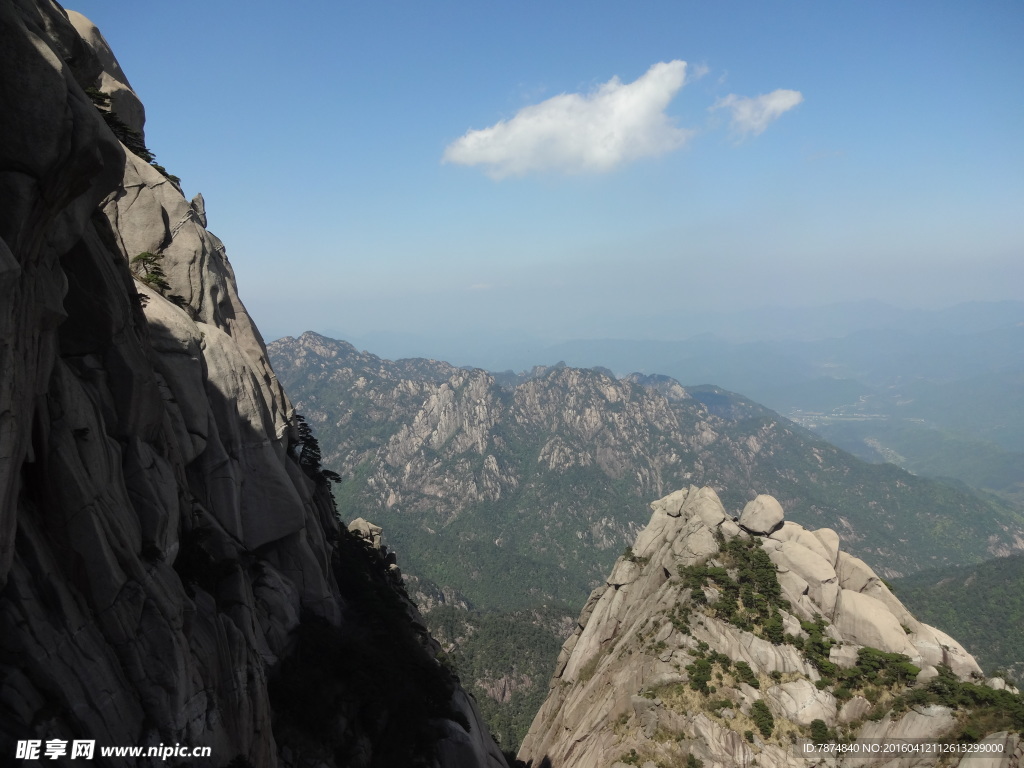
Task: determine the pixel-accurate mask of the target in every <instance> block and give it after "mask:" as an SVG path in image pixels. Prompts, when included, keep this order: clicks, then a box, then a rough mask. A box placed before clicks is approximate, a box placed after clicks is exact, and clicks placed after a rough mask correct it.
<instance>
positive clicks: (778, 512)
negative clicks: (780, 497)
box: [739, 494, 785, 536]
mask: <svg viewBox="0 0 1024 768" xmlns="http://www.w3.org/2000/svg"><path fill="white" fill-rule="evenodd" d="M784 516H785V513H784V512H783V511H782V505H781V504H779V502H778V501H776V500H775V497H774V496H769V495H767V494H761V495H760V496H758V497H757V498H755V499H754V500H753V501H748V502H747V505H746V506H745V507H743V512H742V513H741V514H740V519H739V524H740V527H741V528H743V529H744V530H746V531H749V532H750V533H756V534H758V535H760V536H766V535H768V534H769V533H771V532H772V531H774V530H775V529H776V528H778V527H779V526H780V525H781V524H782V521H783V517H784Z"/></svg>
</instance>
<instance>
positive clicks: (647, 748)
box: [519, 487, 1024, 768]
mask: <svg viewBox="0 0 1024 768" xmlns="http://www.w3.org/2000/svg"><path fill="white" fill-rule="evenodd" d="M651 508H652V510H653V514H652V515H651V520H650V523H649V524H648V525H647V527H646V528H644V529H643V530H642V531H641V532H640V534H639V535H638V536H637V538H636V542H635V543H634V545H633V547H632V548H631V550H629V551H627V553H626V554H625V555H624V556H623V557H622V558H620V559H619V560H618V562H617V563H616V564H615V567H614V568H613V570H612V572H611V575H610V576H609V577H608V579H607V581H606V583H605V585H604V586H602V587H600V588H598V589H597V590H595V591H594V593H593V594H592V595H591V598H590V600H589V601H588V603H587V606H586V607H585V608H584V610H583V612H582V614H581V615H580V618H579V622H578V625H577V629H576V632H575V633H574V634H573V635H572V636H571V637H570V638H569V639H568V640H567V641H566V643H565V645H564V647H563V649H562V653H561V655H560V657H559V660H558V663H557V665H556V669H555V674H554V677H553V678H552V680H551V685H550V690H549V694H548V698H547V700H546V701H545V703H544V705H543V707H542V708H541V710H540V712H538V714H537V716H536V718H535V719H534V721H533V724H532V726H531V728H530V731H529V733H528V735H527V737H526V739H525V740H524V742H523V746H522V748H521V750H520V753H519V758H520V759H521V760H523V761H526V762H528V763H529V764H531V765H534V766H536V765H541V764H543V761H544V760H545V759H546V760H549V761H550V764H551V765H553V766H558V767H559V768H581V767H586V768H591V767H592V768H598V766H607V765H618V764H621V765H644V764H646V763H647V762H648V761H650V762H651V763H652V764H655V765H687V764H690V762H688V761H690V758H691V757H692V758H693V760H699V761H702V763H703V765H705V766H707V768H712V767H714V768H727V767H728V766H735V765H752V764H754V762H755V761H756V764H757V765H760V766H772V767H775V768H782V767H783V766H793V767H794V768H795V767H796V766H806V765H808V764H809V763H808V760H807V757H805V756H804V755H803V754H801V753H800V752H799V748H800V745H802V744H805V743H807V744H809V743H810V741H811V738H812V736H814V737H816V738H821V736H822V733H826V734H827V736H826V740H832V741H834V740H836V739H839V738H842V739H845V740H849V741H852V742H857V743H869V742H870V741H871V740H879V741H885V742H888V743H896V742H902V741H907V740H910V741H915V740H916V741H918V742H921V741H924V742H929V743H932V742H941V741H943V740H948V739H956V738H957V736H958V734H960V733H961V730H960V729H963V728H965V727H966V726H965V725H964V723H965V722H968V721H969V720H970V710H969V708H967V709H965V708H964V706H963V703H962V702H963V701H964V700H966V699H968V698H971V697H973V698H974V700H975V701H977V702H985V701H990V702H992V704H991V705H989V704H983V703H979V704H978V705H977V706H979V707H986V706H991V709H986V710H985V713H987V714H983V716H982V718H981V720H980V721H979V722H982V721H984V718H985V717H993V718H995V719H996V720H998V718H1000V717H1003V715H1004V714H1005V711H1008V710H1013V711H1017V712H1024V702H1020V701H1018V699H1016V698H1010V697H1012V696H1016V694H1015V693H1012V692H1009V691H1004V692H1002V693H1000V694H999V695H1000V696H1003V698H1002V699H1000V700H999V702H996V701H995V699H993V697H992V696H993V695H992V694H987V693H985V691H986V690H991V691H996V690H999V689H1000V687H1001V686H1000V682H1001V681H996V682H993V683H992V684H989V685H987V686H981V685H980V681H981V674H980V673H981V670H980V669H979V667H978V665H977V663H976V662H975V661H974V659H973V658H972V657H971V656H970V655H969V654H968V653H967V652H966V651H964V649H963V648H962V647H961V646H960V645H959V644H958V643H957V642H956V641H955V640H953V639H952V638H949V637H948V636H946V635H944V634H943V633H941V632H939V631H938V630H936V629H934V628H932V627H929V626H927V625H925V624H922V623H920V622H918V621H917V620H915V619H914V617H913V616H911V615H910V613H909V612H908V611H907V610H906V609H905V608H904V607H903V606H902V604H901V603H900V602H899V600H898V599H897V598H896V597H895V596H894V595H893V594H892V593H891V592H890V591H889V590H888V588H887V587H886V586H885V584H884V583H883V582H882V581H881V580H880V579H879V578H878V577H877V576H876V575H875V574H874V572H873V571H871V569H870V568H868V567H867V566H866V565H864V563H863V562H862V561H860V560H857V559H856V558H852V557H850V556H849V555H847V554H846V553H844V552H842V551H841V549H840V542H839V537H838V536H837V535H836V534H835V533H834V532H833V531H831V530H819V531H810V530H807V529H805V528H803V527H802V526H800V525H797V524H795V523H792V522H788V521H785V520H784V518H783V513H782V508H781V506H780V505H779V503H778V502H777V501H776V500H775V499H771V498H770V497H768V498H766V497H764V496H760V497H758V498H757V500H756V502H751V505H748V507H747V509H746V510H745V512H744V514H745V515H746V519H744V516H741V517H740V518H739V520H738V521H736V520H734V518H732V517H731V516H730V515H729V514H728V513H727V512H726V510H725V509H724V508H723V507H722V505H721V503H720V501H719V499H718V496H717V494H716V493H715V492H714V491H713V490H711V489H710V488H696V487H691V488H689V489H688V490H681V491H676V492H675V493H672V494H670V495H668V496H666V497H665V498H663V499H660V500H659V501H656V502H654V503H653V504H651ZM752 512H753V513H755V514H751V513H752ZM755 531H759V533H755ZM1004 687H1005V684H1004ZM951 691H958V692H959V693H957V694H956V695H952V694H951V693H950V692H951ZM1004 694H1005V695H1004ZM958 697H959V698H958ZM1001 710H1002V711H1003V714H1000V711H1001ZM1000 722H1001V721H1000ZM1007 722H1015V721H1012V720H1011V721H1007ZM1018 727H1019V726H1018ZM992 738H993V739H996V740H999V739H1006V740H1007V742H1006V744H1005V748H1006V751H1005V754H1004V755H1002V756H1000V757H997V758H989V759H990V760H991V765H992V766H999V767H1002V768H1008V766H1011V765H1014V763H1013V762H1012V760H1013V759H1014V758H1013V757H1012V755H1013V754H1014V751H1015V750H1017V749H1019V748H1021V747H1020V739H1019V737H1018V736H1012V735H1010V736H1008V735H1007V734H1005V733H1002V734H996V735H993V736H992ZM1000 743H1002V742H1000ZM794 745H796V746H794ZM961 757H963V755H959V754H958V755H955V756H949V755H946V756H944V757H943V759H944V760H945V762H943V763H941V764H943V765H956V764H957V762H958V761H959V760H960V758H961ZM970 759H974V758H970ZM970 759H965V760H964V761H963V763H962V764H963V765H974V763H972V762H970V761H969V760H970ZM872 760H873V761H874V762H871V761H872ZM691 762H692V761H691ZM813 764H817V765H824V766H840V765H843V766H859V765H868V764H870V765H872V766H874V765H885V766H888V767H889V768H898V767H900V768H910V766H930V765H938V764H940V756H939V755H937V754H935V753H931V754H926V753H918V754H910V755H907V754H902V755H896V756H890V757H889V758H886V759H884V760H881V761H879V760H878V758H877V756H876V757H869V758H866V759H862V758H860V757H856V756H853V755H850V754H846V755H836V754H833V755H831V756H824V757H818V758H815V761H814V762H813Z"/></svg>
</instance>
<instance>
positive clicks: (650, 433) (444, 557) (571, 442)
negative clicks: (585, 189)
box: [268, 333, 1024, 746]
mask: <svg viewBox="0 0 1024 768" xmlns="http://www.w3.org/2000/svg"><path fill="white" fill-rule="evenodd" d="M268 351H269V354H270V356H271V359H272V360H273V364H274V369H275V371H276V372H277V374H278V376H279V377H280V379H281V381H282V382H283V383H284V384H285V386H287V388H288V391H289V392H290V393H291V395H292V397H293V398H295V402H296V407H297V409H298V410H299V411H300V412H302V413H304V414H305V416H306V418H307V419H309V421H310V423H311V424H313V426H314V427H315V428H316V431H317V434H318V435H319V438H320V441H321V447H322V450H323V460H324V463H325V466H327V467H328V468H330V469H334V470H337V471H338V472H339V473H340V475H341V477H342V478H343V482H342V483H341V485H340V486H339V487H338V488H337V489H336V496H337V498H338V502H339V509H340V511H341V514H342V515H343V517H345V518H346V519H351V518H354V517H360V516H361V517H365V518H367V519H370V520H372V521H373V522H375V523H377V524H379V525H382V526H383V528H384V536H385V538H386V539H387V541H388V543H389V545H391V546H393V547H394V548H395V549H396V550H397V551H398V553H399V555H400V557H401V562H402V567H403V569H405V570H406V571H407V572H408V573H410V574H415V575H416V576H417V577H419V580H418V581H415V582H411V584H412V586H411V587H410V590H411V594H412V595H413V597H414V598H416V599H417V600H418V601H419V603H420V605H421V606H422V607H423V608H424V610H425V611H427V613H426V619H427V623H428V625H429V626H430V629H431V631H432V632H433V633H434V635H435V636H436V637H438V639H439V640H440V641H441V642H442V644H443V645H444V646H445V647H446V648H447V649H448V651H449V653H450V655H451V657H452V658H453V660H454V661H455V663H456V664H457V666H458V669H459V672H460V675H461V676H462V677H463V680H464V682H466V683H467V684H470V688H471V690H473V691H474V692H475V694H476V696H477V697H478V699H479V700H480V701H481V708H482V710H483V711H484V714H485V717H487V719H488V722H489V723H490V726H491V730H492V732H494V733H496V734H497V735H499V736H500V737H501V738H502V744H503V745H505V746H509V745H512V746H514V745H515V744H516V743H517V742H518V740H519V739H521V738H522V736H523V734H524V733H525V728H526V724H528V722H529V718H530V717H531V716H532V713H533V711H535V709H536V707H537V706H539V703H540V699H539V697H542V696H543V692H544V688H543V681H544V679H545V678H546V675H547V674H548V670H547V669H545V667H544V664H543V662H542V659H543V654H538V653H536V652H534V650H531V651H530V653H521V654H518V655H517V657H516V658H514V659H510V658H509V657H508V655H507V654H504V653H503V652H501V651H500V649H495V648H494V647H492V646H487V647H481V646H480V643H481V642H483V638H485V637H487V636H489V633H491V632H492V631H493V630H494V628H495V627H499V626H507V622H508V619H507V618H505V617H507V616H510V615H512V614H514V615H515V616H517V617H519V618H518V619H517V620H516V622H515V625H516V626H517V627H519V628H520V630H521V631H522V632H523V633H527V634H528V635H529V637H530V638H532V640H530V641H529V642H530V647H531V649H536V650H538V651H539V649H541V648H551V647H556V646H557V643H560V642H561V641H562V640H563V639H564V634H562V633H563V631H564V630H563V623H564V622H565V621H571V620H572V617H573V616H574V615H575V613H576V612H577V611H578V608H579V606H580V605H582V602H583V600H584V598H585V596H586V595H587V593H588V592H589V591H590V589H591V588H592V587H593V586H594V584H595V583H600V580H601V579H602V578H603V576H602V573H601V572H602V570H606V569H607V568H608V567H610V565H611V563H612V561H613V560H614V558H615V556H616V555H617V554H618V553H620V552H621V551H622V548H623V547H624V546H625V545H626V544H627V543H628V542H630V541H632V539H633V537H634V536H635V535H636V533H637V531H638V530H639V526H640V525H641V523H642V522H643V520H644V519H645V517H646V506H647V502H648V501H650V500H652V499H654V498H657V497H658V496H660V495H662V494H663V493H664V492H665V491H666V490H667V489H670V488H671V487H673V486H676V485H679V486H682V485H688V484H690V483H693V484H711V485H714V486H715V488H716V489H720V493H721V497H722V500H723V502H724V503H725V504H726V505H727V508H729V509H731V510H734V511H738V510H739V509H741V508H742V506H743V504H744V503H746V501H748V500H749V499H750V498H752V497H753V496H754V495H755V494H756V493H757V490H758V489H759V488H760V489H764V490H768V491H770V492H771V493H772V494H773V495H776V496H777V497H778V498H780V500H783V501H784V503H785V504H786V505H787V506H788V510H789V512H790V516H791V518H792V519H794V520H798V521H801V522H805V523H806V524H808V525H813V526H823V525H827V526H831V527H835V528H836V529H838V530H840V531H842V533H843V536H844V538H845V539H847V540H848V541H849V542H850V544H849V547H850V548H851V549H852V550H853V551H854V552H855V553H856V554H858V555H860V556H862V557H863V558H865V559H866V560H868V561H869V562H870V563H871V564H872V565H873V566H874V567H875V568H876V569H878V570H879V571H880V572H883V573H886V574H889V575H894V574H896V573H909V572H913V571H916V570H920V569H922V568H926V567H929V565H930V564H931V563H933V562H965V561H977V560H981V559H985V558H987V557H990V556H991V554H992V553H993V551H995V550H998V551H999V552H1009V551H1012V550H1013V549H1014V547H1018V546H1020V545H1021V542H1024V539H1022V538H1020V530H1021V528H1022V523H1021V521H1020V520H1019V519H1018V518H1017V517H1016V516H1015V515H1014V513H1013V511H1012V510H1009V509H1007V508H1005V507H1004V506H1001V505H1000V504H999V503H998V502H997V501H981V500H979V499H977V498H976V497H974V496H971V495H969V494H967V493H964V492H961V491H955V490H952V489H950V488H948V487H946V486H943V485H940V484H938V483H935V482H931V481H928V480H923V479H920V478H916V477H913V476H912V475H909V474H907V473H906V472H903V471H901V470H899V469H897V468H896V467H893V466H891V465H888V466H874V465H868V464H865V463H863V462H861V461H859V460H857V459H855V458H853V457H852V456H850V455H848V454H845V453H843V452H842V451H840V450H838V449H837V448H835V447H833V446H832V445H829V444H828V443H825V442H824V441H822V440H820V439H819V438H817V437H816V436H814V435H813V434H812V433H810V432H808V431H806V430H804V429H802V428H801V427H798V426H797V425H795V424H793V423H792V422H788V421H786V420H785V419H782V418H781V417H779V416H778V414H775V413H773V412H771V411H769V410H767V409H765V408H763V407H762V406H759V405H757V404H756V403H753V402H751V401H749V400H747V399H745V398H743V397H740V396H739V395H735V394H733V393H730V392H726V391H724V390H721V389H719V388H717V387H713V386H703V387H683V386H681V385H680V384H679V382H677V381H676V380H674V379H672V378H670V377H668V376H661V375H655V374H633V375H630V376H627V377H625V378H624V379H621V380H617V379H615V378H613V377H612V376H610V375H609V374H610V372H608V371H601V370H595V369H578V368H570V367H568V366H566V365H564V364H558V365H554V366H536V367H534V368H532V369H531V370H529V371H527V372H525V373H523V374H513V373H511V372H508V373H504V374H489V373H487V372H485V371H482V370H479V369H463V368H457V367H455V366H453V365H450V364H447V363H443V362H438V361H434V360H424V359H407V360H398V361H388V360H383V359H381V358H379V357H377V356H375V355H372V354H370V353H368V352H360V351H358V350H357V349H355V347H353V346H352V345H351V344H348V343H346V342H342V341H334V340H331V339H328V338H326V337H323V336H320V335H318V334H315V333H306V334H303V335H302V336H301V337H300V338H297V339H296V338H285V339H280V340H278V341H276V342H273V343H271V344H270V345H269V346H268ZM1015 536H1016V537H1018V538H1015ZM990 537H992V538H991V541H990ZM432 584H436V585H437V587H436V588H435V587H434V586H432ZM470 604H471V605H472V606H473V607H475V608H476V609H477V610H479V611H485V612H486V611H491V612H494V611H497V612H498V615H486V614H479V613H474V612H473V611H467V610H466V607H467V606H468V605H470ZM545 605H546V606H547V608H545V607H544V606H545ZM438 606H440V608H438ZM460 606H461V607H460ZM559 617H561V618H559ZM525 636H526V635H524V637H525ZM477 682H478V683H479V684H475V683H477ZM471 683H472V684H471Z"/></svg>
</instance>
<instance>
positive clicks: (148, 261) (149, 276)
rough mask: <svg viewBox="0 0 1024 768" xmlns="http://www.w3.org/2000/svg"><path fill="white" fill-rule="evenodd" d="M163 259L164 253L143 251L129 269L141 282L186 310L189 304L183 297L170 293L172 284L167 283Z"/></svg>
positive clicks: (133, 258)
mask: <svg viewBox="0 0 1024 768" xmlns="http://www.w3.org/2000/svg"><path fill="white" fill-rule="evenodd" d="M163 258H164V255H163V254H162V253H151V252H150V251H143V252H142V253H140V254H138V255H136V256H133V257H132V260H131V261H130V262H129V268H130V269H131V272H132V274H133V275H134V276H135V277H137V278H138V279H139V280H141V281H142V282H144V283H145V284H146V285H148V286H149V287H150V288H153V289H154V290H155V291H157V292H158V293H159V294H160V295H161V296H164V297H166V298H167V299H168V300H169V301H170V302H171V303H172V304H177V305H178V306H179V307H181V308H182V309H185V308H186V307H187V306H188V304H187V302H186V301H185V298H184V297H183V296H179V295H178V294H176V293H170V294H169V293H168V291H169V290H171V284H170V283H169V282H168V281H167V274H166V273H165V272H164V268H163V266H162V265H161V263H160V262H161V261H163Z"/></svg>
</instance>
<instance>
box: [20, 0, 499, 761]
mask: <svg viewBox="0 0 1024 768" xmlns="http://www.w3.org/2000/svg"><path fill="white" fill-rule="evenodd" d="M0 39H2V40H3V45H0V139H2V141H0V638H2V640H0V755H2V756H3V757H2V758H0V761H3V760H6V759H9V758H11V756H13V754H14V746H13V745H14V742H15V741H16V740H24V739H41V740H50V739H62V740H71V739H92V740H95V741H96V743H97V745H98V746H115V745H137V746H143V747H145V746H155V745H157V744H160V743H164V744H174V743H180V744H185V745H188V746H190V747H199V746H208V747H210V748H211V749H212V757H213V763H211V764H216V765H224V764H228V763H230V762H231V761H232V760H234V759H236V758H240V759H241V760H242V761H244V762H243V763H242V764H250V765H259V766H274V765H324V766H330V765H362V766H378V765H380V766H382V765H392V764H396V761H398V762H404V763H406V764H419V765H431V766H441V765H459V766H463V765H470V766H476V765H479V766H485V765H486V766H499V765H502V764H503V763H504V761H503V759H502V757H501V755H500V753H499V752H498V750H497V749H496V747H495V746H494V744H493V741H492V740H491V739H490V737H489V736H488V734H487V730H486V727H485V726H484V725H483V724H482V722H481V721H480V717H479V713H478V712H477V710H476V708H475V704H474V703H473V702H472V700H471V699H469V698H468V697H467V696H466V695H465V694H464V693H463V692H462V690H461V689H460V688H459V687H458V686H457V684H456V683H455V681H454V680H452V679H451V677H450V676H449V675H448V674H447V673H446V672H445V671H444V670H443V669H442V668H441V666H440V664H439V663H438V662H437V660H436V658H435V655H436V644H434V643H433V642H432V641H431V640H430V638H429V637H428V636H427V635H426V633H425V631H424V630H423V629H422V622H421V621H420V620H419V619H418V614H417V613H416V610H415V608H414V606H413V605H412V604H411V602H409V601H408V599H407V598H406V597H405V596H404V594H403V592H402V590H401V589H400V588H399V587H398V586H396V582H397V576H396V573H395V571H394V568H393V567H392V566H393V565H394V564H393V563H392V562H388V559H387V557H386V556H385V555H384V554H383V553H381V552H380V551H379V550H375V549H374V548H373V547H372V546H366V545H365V544H364V543H363V542H361V541H360V540H359V539H358V538H357V537H356V536H354V535H351V534H349V533H348V532H347V531H346V530H344V529H343V528H342V527H340V526H339V524H338V521H337V519H336V514H335V511H334V508H333V503H332V501H331V499H330V493H329V485H328V483H327V480H326V479H325V476H324V475H323V472H322V469H321V468H320V467H319V464H318V462H317V461H315V460H313V459H310V458H309V456H312V455H315V453H314V452H313V451H312V449H313V448H314V444H313V441H314V438H312V436H311V435H310V434H309V433H308V432H307V433H303V432H302V431H301V430H300V429H298V428H297V426H296V420H295V418H294V414H293V412H292V408H291V405H290V403H289V401H288V399H287V398H286V396H285V394H284V392H283V390H282V389H281V387H280V385H279V384H278V382H277V379H276V377H275V376H274V373H273V371H272V370H271V367H270V364H269V362H268V359H267V355H266V349H265V347H264V344H263V340H262V339H261V337H260V335H259V332H258V331H257V329H256V328H255V326H254V325H253V323H252V321H251V319H250V318H249V316H248V313H247V312H246V311H245V307H244V305H243V304H242V302H241V301H240V299H239V298H238V295H237V291H236V288H235V281H234V275H233V272H232V269H231V265H230V264H229V262H228V260H227V257H226V254H225V251H224V246H223V244H222V243H221V242H220V241H219V240H218V239H217V238H216V237H214V236H213V235H212V234H210V233H209V232H208V231H207V230H206V228H205V225H206V212H205V208H204V206H203V204H202V199H201V197H197V198H196V199H194V200H193V201H192V202H191V203H190V202H188V201H186V200H185V198H184V197H183V196H182V194H181V191H180V189H179V187H178V185H177V183H176V182H175V180H174V179H172V178H169V177H168V176H167V175H166V174H165V173H164V172H162V171H161V170H160V169H158V168H156V167H154V166H153V165H151V164H150V163H149V162H147V161H146V160H145V159H143V158H142V157H140V156H137V155H136V154H134V153H133V152H132V151H130V150H129V149H128V148H127V147H126V146H125V145H122V144H121V143H120V142H119V141H118V139H117V138H115V135H114V133H112V131H111V128H110V124H111V121H109V120H107V119H105V117H104V115H103V114H101V111H103V110H106V109H108V108H109V109H112V110H114V112H116V115H117V118H118V120H119V121H120V123H119V124H120V125H122V126H127V128H128V129H129V130H130V131H133V132H134V133H133V134H132V135H134V136H135V137H136V138H137V139H138V141H140V142H141V135H142V129H143V119H144V112H143V110H142V107H141V103H139V101H138V99H137V97H136V96H135V94H134V92H132V90H131V87H130V85H129V84H128V80H127V78H126V77H125V76H124V73H123V72H122V71H121V68H120V67H119V66H118V65H117V62H116V59H115V58H114V56H113V54H112V53H111V51H110V49H109V47H108V46H107V44H106V42H105V41H104V40H103V37H102V35H101V34H100V33H99V31H98V30H96V28H95V27H94V26H93V25H92V24H91V23H90V22H89V21H88V20H87V19H85V18H84V17H82V16H81V15H79V14H75V13H73V12H65V11H64V10H63V9H62V8H61V7H60V6H59V5H57V4H56V3H54V2H49V1H48V0H13V1H12V2H5V3H0ZM86 89H97V90H99V91H104V92H106V93H107V94H108V95H109V96H110V103H109V105H106V106H104V105H97V104H94V102H93V99H92V98H90V96H89V95H87V93H86ZM93 96H94V98H98V97H97V96H96V94H95V93H94V94H93ZM100 101H102V98H101V99H100ZM98 107H100V108H98ZM108 117H109V115H108ZM125 135H126V136H127V135H128V134H125ZM139 146H141V144H140V145H139ZM157 278H159V279H157ZM310 660H315V662H316V663H315V664H314V665H311V663H310ZM365 668H373V669H374V674H375V677H368V676H367V675H366V674H365V672H360V670H363V669H365ZM353 670H356V671H355V672H354V671H353ZM395 680H402V681H403V686H404V687H403V688H402V689H401V690H394V691H390V692H389V693H387V694H385V695H382V694H381V693H380V689H381V688H384V689H385V690H386V689H387V688H388V686H389V684H390V682H391V681H395ZM407 681H411V682H407ZM370 697H372V699H373V706H372V707H364V704H365V702H366V701H367V700H368V699H369V698H370ZM318 718H319V719H318ZM402 718H405V721H404V723H403V724H402V725H401V727H400V726H399V725H397V723H399V722H400V721H402ZM403 739H405V741H403ZM107 764H109V765H126V766H127V765H134V764H135V762H134V761H133V760H132V759H130V758H124V759H122V760H120V761H119V760H117V759H111V760H109V761H108V762H107ZM140 764H141V763H140Z"/></svg>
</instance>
